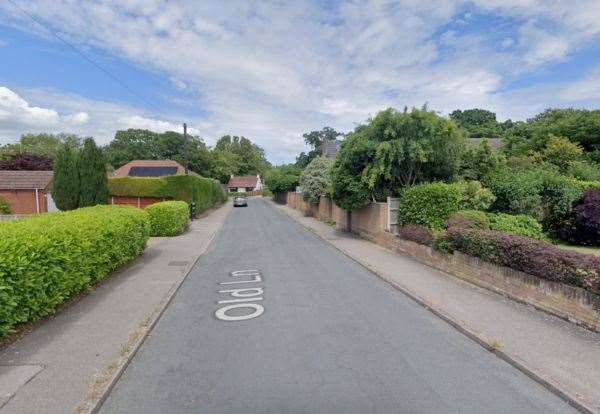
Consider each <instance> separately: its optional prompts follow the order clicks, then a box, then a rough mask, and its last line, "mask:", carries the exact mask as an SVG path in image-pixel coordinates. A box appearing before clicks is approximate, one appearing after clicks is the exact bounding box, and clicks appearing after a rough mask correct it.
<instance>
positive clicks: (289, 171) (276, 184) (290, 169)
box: [265, 164, 300, 193]
mask: <svg viewBox="0 0 600 414" xmlns="http://www.w3.org/2000/svg"><path fill="white" fill-rule="evenodd" d="M299 177H300V169H299V168H298V167H296V166H295V165H293V164H284V165H280V166H278V167H273V168H271V169H270V170H269V171H268V172H267V173H266V174H265V184H266V185H267V187H269V190H271V191H272V192H274V193H285V192H286V191H294V190H295V189H296V187H297V186H298V180H299Z"/></svg>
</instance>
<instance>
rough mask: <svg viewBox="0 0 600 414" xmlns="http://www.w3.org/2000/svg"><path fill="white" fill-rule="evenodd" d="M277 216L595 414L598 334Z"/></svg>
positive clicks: (368, 245)
mask: <svg viewBox="0 0 600 414" xmlns="http://www.w3.org/2000/svg"><path fill="white" fill-rule="evenodd" d="M273 206H274V207H275V208H276V209H278V210H279V211H282V212H284V213H285V214H286V215H288V216H289V217H290V218H292V219H294V220H295V221H296V222H298V223H299V224H301V225H302V226H303V227H304V228H307V229H309V230H310V231H311V232H313V233H314V234H316V235H317V236H318V237H320V238H321V239H322V240H326V241H327V242H328V243H330V244H331V245H333V246H335V247H336V248H337V249H338V250H339V251H341V252H343V253H344V254H345V255H347V256H348V257H350V258H352V259H353V260H355V261H357V262H358V263H360V264H361V265H363V266H365V267H366V268H368V269H370V270H371V271H373V272H374V273H376V274H377V275H378V276H380V277H381V278H382V279H383V280H385V281H387V282H388V283H390V284H391V285H393V286H395V287H396V288H398V289H400V290H402V291H404V292H405V293H406V294H408V295H409V296H410V297H412V298H414V299H415V300H417V301H418V302H420V303H421V304H423V305H424V306H426V307H428V308H429V309H430V310H432V311H433V312H434V313H436V314H438V315H440V316H442V317H443V318H444V319H445V320H446V321H447V322H449V323H451V324H452V325H454V326H455V327H457V328H458V329H459V330H461V331H462V332H464V333H467V334H468V335H469V336H471V337H473V338H475V339H476V340H477V341H478V342H480V343H485V344H488V345H489V346H490V347H491V348H494V349H495V352H496V353H497V354H498V355H499V356H502V357H504V358H505V359H506V360H508V361H510V362H511V363H513V364H515V365H517V366H519V367H520V368H521V369H523V370H524V371H525V372H527V373H528V374H529V375H532V376H533V377H536V378H537V379H538V380H539V381H540V382H542V383H545V384H546V385H547V386H548V387H550V388H553V389H554V390H555V391H556V392H557V393H559V394H563V397H564V398H567V399H571V400H573V401H574V402H575V404H580V405H581V407H580V409H582V410H583V411H587V412H600V392H599V391H598V390H600V334H598V333H595V332H592V331H589V330H587V329H585V328H583V327H580V326H577V325H575V324H573V323H570V322H568V321H565V320H563V319H560V318H557V317H555V316H552V315H549V314H547V313H545V312H543V311H539V310H537V309H535V308H533V307H532V306H528V305H525V304H521V303H517V302H515V301H513V300H511V299H509V298H506V297H504V296H501V295H499V294H496V293H494V292H490V291H489V290H485V289H482V288H479V287H477V286H474V285H472V284H470V283H468V282H465V281H463V280H460V279H458V278H456V277H453V276H451V275H448V274H446V273H443V272H440V271H438V270H435V269H432V268H430V267H427V266H425V265H423V264H422V263H419V262H418V261H416V260H413V259H411V258H410V257H408V256H404V255H402V254H399V253H396V252H392V251H390V250H387V249H385V248H383V247H381V246H378V245H376V244H374V243H372V242H369V241H367V240H363V239H361V238H359V237H357V236H355V235H352V234H349V233H347V232H340V231H337V230H336V229H335V228H334V227H332V226H330V225H328V224H326V223H323V222H321V221H319V220H317V219H315V218H312V217H304V215H303V214H302V212H300V211H297V210H294V209H292V208H290V207H287V206H281V205H277V204H274V203H273Z"/></svg>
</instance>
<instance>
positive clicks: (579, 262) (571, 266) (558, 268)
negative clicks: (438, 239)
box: [445, 227, 600, 293]
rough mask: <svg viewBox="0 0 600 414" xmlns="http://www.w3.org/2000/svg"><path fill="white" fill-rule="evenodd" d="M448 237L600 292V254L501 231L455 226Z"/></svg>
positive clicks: (489, 257) (498, 260)
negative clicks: (563, 247) (561, 246)
mask: <svg viewBox="0 0 600 414" xmlns="http://www.w3.org/2000/svg"><path fill="white" fill-rule="evenodd" d="M445 238H446V240H447V241H448V242H449V244H450V246H451V248H452V249H453V250H457V251H459V252H462V253H465V254H468V255H470V256H476V257H479V258H481V259H482V260H485V261H487V262H491V263H495V264H497V265H500V266H507V267H510V268H512V269H515V270H519V271H521V272H524V273H528V274H530V275H534V276H537V277H540V278H542V279H547V280H552V281H556V282H562V283H566V284H570V285H575V286H580V287H583V288H586V289H589V290H591V291H594V292H596V293H600V257H597V256H593V255H589V254H583V253H578V252H574V251H570V250H564V249H561V248H559V247H556V246H554V245H552V244H549V243H546V242H543V241H540V240H535V239H532V238H530V237H523V236H514V235H510V234H505V233H501V232H497V231H486V230H469V229H461V228H458V227H453V228H450V229H448V230H447V232H446V237H445Z"/></svg>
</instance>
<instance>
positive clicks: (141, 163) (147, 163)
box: [114, 160, 185, 177]
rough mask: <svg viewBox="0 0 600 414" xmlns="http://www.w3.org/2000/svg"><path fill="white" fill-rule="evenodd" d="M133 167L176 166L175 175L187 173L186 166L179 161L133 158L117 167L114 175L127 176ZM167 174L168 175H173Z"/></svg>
mask: <svg viewBox="0 0 600 414" xmlns="http://www.w3.org/2000/svg"><path fill="white" fill-rule="evenodd" d="M132 167H175V168H176V169H177V170H176V172H175V173H172V174H175V175H181V174H185V168H184V167H183V165H181V164H179V163H178V162H177V161H173V160H133V161H130V162H128V163H127V164H125V165H124V166H122V167H120V168H117V169H116V170H115V173H114V175H116V176H117V177H126V176H128V175H130V170H131V168H132ZM172 174H167V175H172Z"/></svg>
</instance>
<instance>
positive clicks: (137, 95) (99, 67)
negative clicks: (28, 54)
mask: <svg viewBox="0 0 600 414" xmlns="http://www.w3.org/2000/svg"><path fill="white" fill-rule="evenodd" d="M8 1H9V2H10V3H11V4H12V5H13V6H15V8H16V9H18V10H19V11H20V12H21V13H23V14H24V15H26V16H27V17H29V18H30V19H31V20H33V21H34V22H35V23H37V24H38V25H40V26H41V27H42V28H44V29H46V30H47V31H48V32H50V34H52V35H53V36H54V37H56V38H57V39H58V40H60V41H61V42H63V43H64V44H65V45H67V46H69V47H70V48H71V49H73V51H74V52H75V53H77V54H78V55H80V56H81V57H82V58H84V59H85V60H86V61H88V62H89V63H90V64H91V65H93V66H95V67H96V68H97V69H98V70H100V71H102V72H104V74H105V75H107V76H109V77H110V78H111V79H112V80H114V81H115V82H117V83H118V84H119V85H121V86H122V87H123V88H124V89H125V90H126V91H127V92H129V93H130V94H131V95H133V96H135V97H136V98H137V99H139V100H140V101H141V102H143V103H144V104H146V105H147V106H149V107H150V108H152V109H154V110H156V111H158V112H162V109H160V108H159V107H157V106H155V105H154V104H153V103H151V102H150V101H147V100H146V99H145V98H144V97H143V96H142V95H140V94H138V93H137V92H136V91H135V90H133V89H132V88H131V87H129V85H127V83H125V82H124V81H122V80H121V79H119V78H118V77H117V76H115V75H113V74H112V73H111V72H109V71H108V70H107V69H104V68H103V67H102V66H100V64H98V63H96V62H95V61H94V60H93V59H92V58H90V57H89V56H87V55H86V54H85V53H83V51H81V50H79V49H78V48H77V47H76V46H75V45H74V44H72V43H71V42H69V41H67V40H66V39H64V38H63V37H62V36H60V35H59V34H58V33H56V32H55V31H54V30H52V29H51V28H50V27H48V26H46V25H45V24H44V23H43V22H42V21H40V20H39V19H38V18H37V17H35V16H33V15H32V14H31V13H29V12H28V11H27V10H25V9H23V8H22V7H21V6H19V5H18V4H17V3H15V1H14V0H8Z"/></svg>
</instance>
